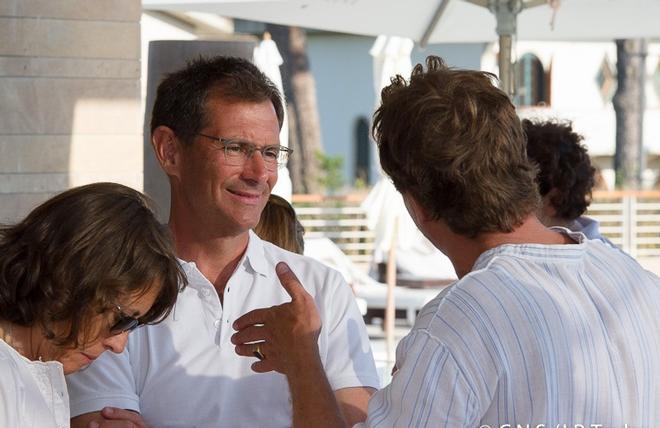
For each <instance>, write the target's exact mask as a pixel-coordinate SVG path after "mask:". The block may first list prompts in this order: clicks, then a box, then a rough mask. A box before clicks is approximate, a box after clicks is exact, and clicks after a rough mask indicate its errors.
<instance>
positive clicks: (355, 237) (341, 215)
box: [293, 191, 660, 265]
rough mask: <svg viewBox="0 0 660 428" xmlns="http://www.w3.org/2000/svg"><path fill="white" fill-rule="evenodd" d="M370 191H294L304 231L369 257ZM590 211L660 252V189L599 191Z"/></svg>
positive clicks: (634, 247)
mask: <svg viewBox="0 0 660 428" xmlns="http://www.w3.org/2000/svg"><path fill="white" fill-rule="evenodd" d="M365 197H366V194H365V193H351V194H347V195H342V196H332V197H327V196H323V195H293V205H294V207H295V209H296V213H297V214H298V217H299V219H300V222H301V223H302V225H303V226H304V227H305V236H308V237H320V236H322V237H327V238H329V239H331V240H332V241H334V242H335V243H336V244H337V246H339V248H341V249H342V251H344V253H345V254H346V255H348V257H349V258H351V260H353V262H355V263H358V264H360V265H365V264H368V263H370V261H371V257H372V254H373V249H374V235H373V232H371V231H370V230H369V228H368V227H367V219H366V213H365V212H364V210H362V208H360V204H361V203H362V201H363V200H364V198H365ZM587 215H588V216H589V217H592V218H594V219H596V220H598V221H599V222H600V232H601V234H603V236H605V237H607V238H608V239H610V240H611V241H612V242H613V243H614V244H615V245H617V246H619V247H621V248H622V249H623V250H624V251H626V252H627V253H628V254H630V255H631V256H633V257H654V256H655V257H657V256H660V191H598V192H594V194H593V201H592V203H591V205H590V206H589V210H588V211H587Z"/></svg>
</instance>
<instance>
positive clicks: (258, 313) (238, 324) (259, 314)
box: [232, 307, 274, 330]
mask: <svg viewBox="0 0 660 428" xmlns="http://www.w3.org/2000/svg"><path fill="white" fill-rule="evenodd" d="M273 310H274V307H270V308H260V309H254V310H251V311H250V312H248V313H247V314H243V315H241V316H240V317H238V318H237V319H236V321H234V324H232V326H233V327H234V330H242V329H244V328H245V327H249V326H251V325H255V324H264V321H265V320H266V318H267V317H268V314H269V313H270V312H271V311H273Z"/></svg>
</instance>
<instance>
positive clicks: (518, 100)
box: [514, 53, 550, 106]
mask: <svg viewBox="0 0 660 428" xmlns="http://www.w3.org/2000/svg"><path fill="white" fill-rule="evenodd" d="M515 83H516V87H515V94H514V102H515V104H516V105H518V106H538V105H547V104H550V97H549V93H548V92H549V91H548V90H547V85H546V73H545V70H544V69H543V64H542V63H541V61H540V60H539V59H538V58H537V57H536V55H534V54H531V53H526V54H525V55H523V56H522V57H521V58H520V59H519V60H518V62H516V65H515Z"/></svg>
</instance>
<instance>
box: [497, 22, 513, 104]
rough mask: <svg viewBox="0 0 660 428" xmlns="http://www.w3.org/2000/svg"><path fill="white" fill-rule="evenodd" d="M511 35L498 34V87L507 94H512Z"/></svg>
mask: <svg viewBox="0 0 660 428" xmlns="http://www.w3.org/2000/svg"><path fill="white" fill-rule="evenodd" d="M512 45H513V36H511V35H510V34H500V53H499V58H498V65H499V68H500V89H502V91H503V92H504V93H505V94H507V95H508V96H510V97H511V96H513V67H512V66H511V50H512Z"/></svg>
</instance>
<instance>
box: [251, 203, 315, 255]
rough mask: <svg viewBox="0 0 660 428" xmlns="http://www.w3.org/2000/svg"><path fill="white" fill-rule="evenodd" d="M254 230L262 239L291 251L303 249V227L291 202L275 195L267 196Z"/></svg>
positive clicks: (296, 251)
mask: <svg viewBox="0 0 660 428" xmlns="http://www.w3.org/2000/svg"><path fill="white" fill-rule="evenodd" d="M254 232H255V233H256V234H257V235H258V236H259V237H260V238H261V239H263V240H264V241H268V242H270V243H272V244H275V245H277V246H278V247H280V248H284V249H285V250H288V251H291V252H292V253H298V254H302V253H303V252H304V250H305V241H304V239H303V235H304V234H305V228H304V227H303V226H302V224H300V222H299V221H298V217H297V216H296V211H295V210H294V209H293V207H292V206H291V204H290V203H289V202H287V200H286V199H284V198H281V197H279V196H277V195H270V197H269V198H268V202H267V203H266V207H265V208H264V210H263V211H262V212H261V218H260V219H259V224H257V226H256V227H255V228H254Z"/></svg>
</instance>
